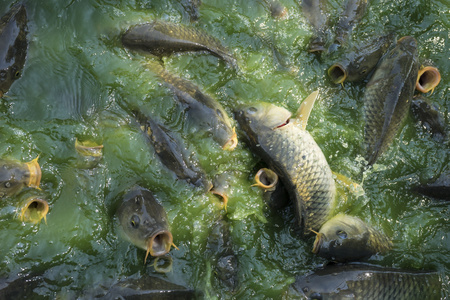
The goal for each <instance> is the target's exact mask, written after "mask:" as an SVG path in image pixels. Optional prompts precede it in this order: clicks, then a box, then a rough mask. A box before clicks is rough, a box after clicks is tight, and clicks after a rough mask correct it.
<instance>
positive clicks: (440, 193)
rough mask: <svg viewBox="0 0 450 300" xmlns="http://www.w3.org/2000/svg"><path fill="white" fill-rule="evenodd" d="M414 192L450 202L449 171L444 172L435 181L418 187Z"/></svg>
mask: <svg viewBox="0 0 450 300" xmlns="http://www.w3.org/2000/svg"><path fill="white" fill-rule="evenodd" d="M414 190H416V191H417V192H419V193H421V194H422V195H425V196H427V197H432V198H435V199H441V200H446V201H450V171H444V172H443V173H442V174H441V175H439V177H438V178H437V179H435V180H433V181H430V182H429V183H426V184H422V185H419V186H417V187H415V188H414Z"/></svg>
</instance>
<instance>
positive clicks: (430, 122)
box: [411, 95, 447, 139]
mask: <svg viewBox="0 0 450 300" xmlns="http://www.w3.org/2000/svg"><path fill="white" fill-rule="evenodd" d="M411 111H412V112H413V115H414V117H415V118H416V120H420V122H421V123H422V125H423V126H424V127H425V128H426V129H427V130H428V131H430V132H431V134H432V135H433V137H437V138H438V139H439V138H440V139H445V138H446V137H447V130H446V125H445V122H444V120H443V117H442V115H441V113H440V112H439V111H438V110H437V109H436V108H435V107H434V106H433V105H432V104H431V103H430V101H429V100H428V99H427V98H425V97H424V96H421V95H416V96H414V98H413V100H412V102H411Z"/></svg>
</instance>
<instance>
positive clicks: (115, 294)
mask: <svg viewBox="0 0 450 300" xmlns="http://www.w3.org/2000/svg"><path fill="white" fill-rule="evenodd" d="M198 296H199V295H198V293H197V292H196V291H194V290H192V289H188V288H186V287H184V286H181V285H178V284H175V283H172V282H169V281H166V280H163V279H161V278H158V277H154V276H147V275H144V276H142V277H139V278H127V279H125V280H122V281H119V282H118V283H116V284H114V285H112V286H110V287H109V288H107V289H106V288H105V287H104V285H101V286H99V287H96V288H95V289H94V290H92V291H85V292H84V293H83V295H81V296H80V297H78V298H77V299H133V300H139V299H142V300H144V299H155V300H188V299H197V297H198Z"/></svg>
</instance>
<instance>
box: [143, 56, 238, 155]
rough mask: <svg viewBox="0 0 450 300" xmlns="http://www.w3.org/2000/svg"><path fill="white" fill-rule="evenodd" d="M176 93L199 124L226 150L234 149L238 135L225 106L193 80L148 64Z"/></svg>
mask: <svg viewBox="0 0 450 300" xmlns="http://www.w3.org/2000/svg"><path fill="white" fill-rule="evenodd" d="M147 66H148V67H149V69H150V70H152V71H153V72H154V73H155V74H156V75H157V76H158V77H159V78H161V79H162V80H163V81H164V82H165V83H166V84H167V85H168V86H169V87H170V88H171V89H172V90H173V92H174V93H175V95H176V98H177V100H179V101H180V102H181V103H183V104H185V105H187V106H188V108H189V109H188V112H187V113H188V115H189V117H190V119H192V120H194V121H195V122H196V124H198V126H199V127H200V128H201V129H203V130H205V131H207V132H210V133H211V135H212V138H213V139H214V140H215V141H216V142H217V143H219V145H220V146H221V147H222V148H223V149H224V150H233V149H234V148H235V147H236V145H237V136H236V132H235V129H234V127H232V126H231V120H230V117H229V116H228V114H227V112H226V111H225V109H224V108H223V106H222V105H221V104H220V103H219V102H217V101H216V100H214V99H213V98H212V97H210V96H209V95H207V94H205V93H203V92H202V91H201V90H200V88H199V87H198V86H196V85H195V84H193V83H192V82H190V81H188V80H186V79H183V78H180V77H178V76H175V75H173V74H171V73H169V72H167V71H166V70H165V69H164V68H163V67H162V66H161V65H160V64H157V63H149V64H148V65H147Z"/></svg>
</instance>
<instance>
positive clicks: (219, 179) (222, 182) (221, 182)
mask: <svg viewBox="0 0 450 300" xmlns="http://www.w3.org/2000/svg"><path fill="white" fill-rule="evenodd" d="M233 179H234V178H233V176H231V174H229V173H226V172H224V173H220V174H217V175H216V176H215V177H214V181H213V188H212V189H211V193H212V194H214V195H216V196H217V197H218V198H220V199H221V200H222V203H223V207H224V209H225V210H227V205H228V195H229V194H230V190H231V187H232V185H233Z"/></svg>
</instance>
